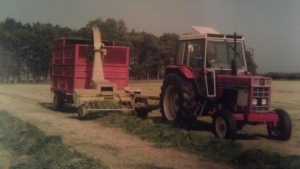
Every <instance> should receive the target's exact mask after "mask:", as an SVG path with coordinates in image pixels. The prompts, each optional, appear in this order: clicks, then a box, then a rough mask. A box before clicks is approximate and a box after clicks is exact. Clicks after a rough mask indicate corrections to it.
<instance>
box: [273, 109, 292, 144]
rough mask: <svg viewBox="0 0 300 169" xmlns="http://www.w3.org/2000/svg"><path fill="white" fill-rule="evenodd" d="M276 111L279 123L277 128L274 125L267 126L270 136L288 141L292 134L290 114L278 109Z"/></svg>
mask: <svg viewBox="0 0 300 169" xmlns="http://www.w3.org/2000/svg"><path fill="white" fill-rule="evenodd" d="M274 111H275V112H276V113H277V114H278V117H279V122H278V123H277V126H275V125H274V123H268V124H267V130H268V134H269V136H270V137H271V138H273V139H276V140H283V141H287V140H289V139H290V137H291V134H292V122H291V118H290V116H289V114H288V113H287V112H286V111H284V110H282V109H276V110H274Z"/></svg>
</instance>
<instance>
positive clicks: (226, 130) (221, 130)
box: [213, 110, 237, 141]
mask: <svg viewBox="0 0 300 169" xmlns="http://www.w3.org/2000/svg"><path fill="white" fill-rule="evenodd" d="M213 125H214V134H215V136H216V137H219V138H222V139H229V140H233V141H234V140H235V138H236V133H237V126H236V121H235V119H234V117H233V115H232V113H231V112H230V111H228V110H219V111H218V112H216V114H215V116H214V117H213Z"/></svg>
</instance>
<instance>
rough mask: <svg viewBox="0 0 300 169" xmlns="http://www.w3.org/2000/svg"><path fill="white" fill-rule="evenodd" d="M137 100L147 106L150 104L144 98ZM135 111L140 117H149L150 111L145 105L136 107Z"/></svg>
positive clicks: (136, 100)
mask: <svg viewBox="0 0 300 169" xmlns="http://www.w3.org/2000/svg"><path fill="white" fill-rule="evenodd" d="M135 102H136V103H137V102H140V103H143V104H144V105H145V106H146V107H147V105H148V100H147V99H143V98H137V99H135ZM135 112H136V114H137V116H138V117H140V118H147V117H148V113H149V111H148V110H147V109H146V108H145V107H141V108H135Z"/></svg>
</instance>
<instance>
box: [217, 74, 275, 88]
mask: <svg viewBox="0 0 300 169" xmlns="http://www.w3.org/2000/svg"><path fill="white" fill-rule="evenodd" d="M216 81H217V84H219V85H226V86H227V85H230V86H271V83H272V79H271V78H269V77H263V76H251V75H238V76H233V75H217V77H216Z"/></svg>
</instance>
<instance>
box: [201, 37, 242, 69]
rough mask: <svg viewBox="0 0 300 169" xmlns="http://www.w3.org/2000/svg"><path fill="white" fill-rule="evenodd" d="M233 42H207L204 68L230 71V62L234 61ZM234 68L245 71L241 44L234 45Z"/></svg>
mask: <svg viewBox="0 0 300 169" xmlns="http://www.w3.org/2000/svg"><path fill="white" fill-rule="evenodd" d="M233 46H234V42H225V41H207V46H206V67H207V68H216V69H230V68H231V60H233V59H234V51H233ZM236 53H237V54H236V67H237V69H246V66H245V57H244V52H243V46H242V43H241V42H237V43H236Z"/></svg>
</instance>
